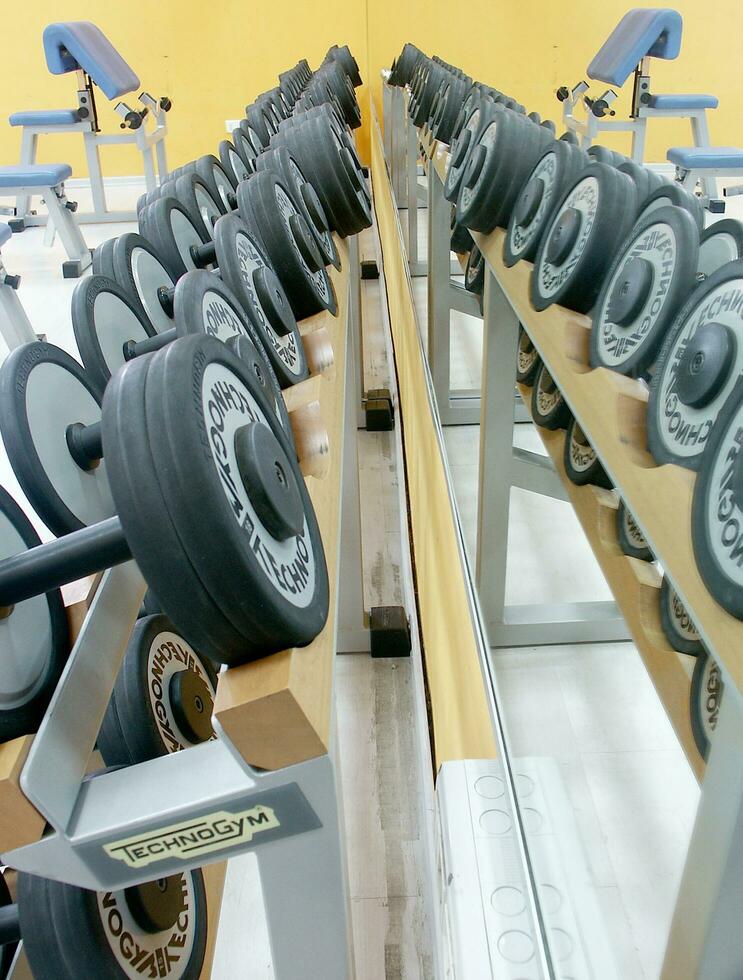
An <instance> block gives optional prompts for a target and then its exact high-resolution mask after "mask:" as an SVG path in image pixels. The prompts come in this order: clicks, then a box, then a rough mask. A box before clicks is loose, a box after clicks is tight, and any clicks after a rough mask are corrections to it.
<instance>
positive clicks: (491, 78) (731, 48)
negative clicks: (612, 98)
mask: <svg viewBox="0 0 743 980" xmlns="http://www.w3.org/2000/svg"><path fill="white" fill-rule="evenodd" d="M632 6H634V4H631V3H628V2H626V0H606V2H604V3H599V4H597V3H592V2H590V0H573V2H571V3H570V4H568V5H565V4H558V3H550V2H548V0H515V2H498V3H493V2H492V0H470V2H469V3H468V4H466V6H463V7H456V6H454V7H453V6H452V5H451V4H450V3H446V2H444V0H372V2H370V3H369V64H370V66H371V68H372V69H373V71H372V73H371V74H370V79H371V81H372V85H373V89H372V91H373V96H374V98H375V101H376V102H377V112H378V113H379V114H380V117H381V102H380V100H381V87H380V81H379V71H378V69H379V68H381V67H383V66H389V65H390V64H391V63H392V59H393V58H394V57H395V56H396V55H397V54H398V53H399V51H400V47H401V44H402V41H404V40H410V41H413V42H414V43H415V44H416V45H418V47H419V48H421V49H422V50H424V51H425V52H426V53H428V54H430V55H433V54H436V55H438V56H439V57H441V58H443V59H444V60H445V61H448V62H449V63H451V64H455V65H458V66H460V67H461V68H462V70H463V71H465V72H466V73H467V74H469V75H471V76H472V77H473V78H478V79H481V80H482V81H484V82H487V83H488V84H491V85H494V86H495V87H496V88H499V89H500V90H501V91H504V92H518V97H519V100H520V101H521V102H522V103H524V105H528V107H529V109H534V110H536V111H537V112H539V113H540V114H541V116H542V118H551V119H554V120H555V122H556V123H557V125H558V131H559V130H560V128H561V127H560V123H559V120H560V114H561V107H560V105H559V104H558V103H557V101H556V99H555V90H556V89H557V88H558V87H559V86H560V85H575V84H576V83H577V82H579V81H580V80H581V79H582V78H586V80H588V79H587V76H586V74H585V72H586V68H587V66H588V64H589V62H590V61H591V59H592V58H593V56H594V54H595V53H596V52H597V51H598V49H599V48H600V46H601V45H602V44H603V42H604V41H605V40H606V38H607V37H608V35H609V33H610V32H611V31H612V30H613V29H614V27H615V26H616V24H617V23H618V22H619V20H620V19H621V17H622V16H623V15H624V14H625V13H626V12H627V10H629V9H630V7H632ZM648 6H655V5H654V4H648ZM674 6H675V9H677V10H678V11H679V13H680V14H681V15H682V17H683V20H684V33H683V38H682V42H681V52H680V54H679V57H678V58H677V59H676V60H675V61H661V60H659V59H656V60H655V61H654V62H653V90H654V91H656V92H658V93H661V92H674V93H675V92H710V93H712V94H714V95H716V96H718V98H719V100H720V104H719V108H717V109H715V111H714V112H711V113H709V125H710V137H711V142H712V144H713V145H718V146H722V145H726V146H739V145H740V141H741V138H742V137H743V133H742V132H741V130H742V129H743V126H742V125H741V122H740V110H739V106H740V90H741V82H743V71H742V70H741V63H740V55H739V51H738V48H739V45H740V40H739V36H738V35H739V32H738V31H737V30H736V29H735V25H736V24H738V23H739V20H740V10H739V8H738V7H737V6H736V5H735V4H734V3H733V0H716V2H715V4H714V17H711V16H710V10H709V8H708V7H707V6H705V5H703V4H698V3H692V2H690V0H680V2H679V3H677V4H675V5H674ZM726 25H727V27H726ZM598 84H599V85H600V84H601V83H598ZM631 95H632V85H631V82H630V83H628V84H626V85H625V86H624V88H623V90H622V93H621V95H620V99H619V100H618V101H617V102H616V103H615V105H614V107H615V108H616V109H617V117H618V118H626V117H627V115H628V113H629V106H630V100H631ZM601 142H602V143H603V144H605V145H606V146H608V147H610V148H612V149H617V150H622V151H624V152H628V151H629V146H630V135H629V134H627V133H618V134H609V133H602V135H601ZM691 144H692V140H691V135H690V127H689V123H688V121H686V120H678V119H668V120H664V119H654V120H653V121H652V124H651V125H650V126H649V127H648V142H647V150H646V153H645V159H646V160H647V161H648V162H649V163H659V162H662V161H665V159H666V150H667V149H668V147H669V146H689V145H691Z"/></svg>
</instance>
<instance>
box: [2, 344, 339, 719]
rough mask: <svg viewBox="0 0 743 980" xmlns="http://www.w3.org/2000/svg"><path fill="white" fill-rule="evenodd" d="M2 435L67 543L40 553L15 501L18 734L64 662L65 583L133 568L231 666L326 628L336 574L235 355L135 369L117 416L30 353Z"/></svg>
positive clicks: (210, 652) (9, 517) (5, 600)
mask: <svg viewBox="0 0 743 980" xmlns="http://www.w3.org/2000/svg"><path fill="white" fill-rule="evenodd" d="M0 426H1V428H2V436H3V440H4V442H5V446H6V449H7V451H8V456H9V459H10V462H11V465H12V466H13V468H14V471H15V473H16V476H17V477H18V480H19V483H20V484H21V487H22V489H23V491H24V493H25V494H26V496H27V498H28V500H29V502H30V503H31V505H32V506H33V507H34V509H35V510H36V511H37V513H38V514H39V516H40V517H41V519H42V520H43V521H44V523H45V524H47V526H48V527H49V528H50V529H51V530H52V531H53V532H54V533H56V534H59V535H63V536H62V537H59V538H58V539H57V540H56V541H52V542H50V543H48V544H44V545H39V544H37V541H38V538H35V535H34V534H33V531H32V530H30V525H29V524H28V521H27V520H26V519H25V518H24V517H23V515H22V514H20V512H19V509H18V508H17V507H16V506H15V505H14V504H13V502H12V501H11V500H10V498H9V497H8V496H7V495H3V497H2V499H0V512H1V515H0V528H1V531H0V542H2V558H3V560H2V561H0V607H2V609H3V613H4V616H3V618H2V620H0V631H2V632H3V637H2V639H3V646H4V648H5V649H13V650H15V651H17V656H16V657H15V658H14V659H13V661H12V663H11V662H10V659H8V660H4V672H3V673H2V674H1V675H0V684H2V685H3V686H4V687H5V690H4V691H3V697H2V700H3V704H4V706H7V710H6V708H5V707H4V708H3V710H2V711H0V724H5V723H6V722H7V726H6V731H5V735H6V737H8V738H10V737H12V736H13V735H17V734H23V733H25V732H27V731H32V730H33V727H34V724H36V723H38V718H39V711H42V712H43V709H44V704H45V701H46V700H48V696H49V695H50V693H51V691H53V689H54V685H55V683H56V679H57V678H58V677H59V673H60V671H61V668H62V667H63V665H64V660H65V657H66V655H67V652H68V649H67V646H66V643H68V642H69V641H68V640H66V633H65V635H63V631H62V630H61V628H60V627H59V623H58V620H59V611H60V609H61V597H60V596H59V593H58V591H57V590H58V589H59V587H60V586H61V585H63V584H64V583H67V582H71V581H76V580H77V579H79V578H82V577H84V576H85V575H88V574H91V573H93V572H95V571H98V570H102V569H105V568H109V567H111V566H113V565H116V564H120V563H121V562H125V561H127V560H129V559H130V558H132V557H134V558H135V560H136V562H137V564H138V566H139V568H140V570H141V572H142V574H143V576H144V578H145V579H146V581H147V582H148V584H149V585H150V586H151V588H152V589H153V591H154V593H155V595H156V596H157V598H158V600H159V602H160V604H161V606H162V609H163V610H164V612H165V613H166V614H167V616H168V617H169V618H170V619H171V620H172V621H173V623H175V624H176V625H177V627H178V629H179V631H181V632H182V635H183V636H184V637H185V638H186V639H187V640H188V642H189V643H191V644H192V645H193V647H194V649H196V650H199V652H200V653H201V654H202V655H203V656H205V657H208V658H210V659H211V660H212V661H213V662H214V663H215V664H231V665H232V664H237V663H242V662H245V661H247V660H251V659H255V658H256V657H261V656H265V655H266V654H268V653H272V652H275V651H277V650H280V649H284V648H287V647H292V646H300V645H303V644H306V643H308V642H310V640H312V639H313V638H314V636H316V635H317V633H318V632H319V631H320V630H321V629H322V627H323V625H324V623H325V620H326V618H327V613H328V578H327V568H326V564H325V556H324V552H323V547H322V541H321V538H320V532H319V528H318V526H317V521H316V518H315V514H314V510H313V508H312V504H311V501H310V498H309V496H308V494H307V489H306V486H305V483H304V479H303V477H302V475H301V473H300V471H299V465H298V462H297V460H296V456H295V453H294V451H293V447H292V445H291V443H290V442H289V440H288V439H287V437H286V435H285V434H284V432H283V429H282V428H281V425H280V424H279V422H278V420H277V418H276V415H275V414H274V412H273V410H272V408H271V406H270V405H269V404H268V402H267V401H266V399H265V396H264V395H263V392H262V389H261V387H260V384H259V382H258V380H257V378H256V377H255V374H254V373H253V372H252V371H251V370H250V369H249V368H248V366H247V365H246V364H245V363H244V362H242V361H240V360H239V359H238V358H237V357H236V356H235V355H234V354H233V353H232V352H231V351H230V350H229V349H228V348H227V347H226V346H225V345H224V344H222V343H220V342H218V341H217V340H215V339H213V338H211V337H206V336H197V335H194V336H188V337H183V338H180V339H178V340H176V341H173V342H172V343H171V344H169V345H168V346H167V347H165V348H163V350H161V351H158V352H156V353H154V354H150V355H147V356H143V357H139V358H136V359H135V360H133V361H131V362H130V363H129V364H127V365H126V366H125V367H124V368H123V369H121V370H120V371H119V372H118V373H117V374H116V375H115V376H114V377H113V378H112V379H111V381H110V382H109V384H108V386H107V388H106V392H105V396H104V399H103V405H102V406H101V402H100V397H99V395H98V392H97V390H96V389H95V387H94V386H93V385H92V384H91V383H90V381H89V380H88V379H87V377H86V375H85V372H84V371H82V369H81V368H80V366H79V364H77V362H76V361H74V360H73V359H72V358H71V357H69V355H66V354H65V353H64V352H63V351H60V350H58V349H57V348H54V347H52V346H51V345H48V344H29V345H26V346H25V347H23V348H18V349H17V350H16V351H14V352H13V354H12V355H11V356H10V357H9V358H8V359H7V360H6V362H5V364H4V365H3V367H2V370H0ZM40 624H43V626H44V628H43V629H40ZM65 641H66V643H65Z"/></svg>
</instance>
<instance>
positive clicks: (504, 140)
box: [457, 109, 522, 231]
mask: <svg viewBox="0 0 743 980" xmlns="http://www.w3.org/2000/svg"><path fill="white" fill-rule="evenodd" d="M521 135H522V134H521V119H520V118H519V116H518V114H517V113H514V112H510V111H508V110H506V109H502V110H500V111H497V112H495V113H494V115H493V118H492V119H491V120H490V122H489V123H488V124H487V126H485V128H484V129H483V130H482V131H481V132H480V135H479V137H478V139H477V143H476V145H475V146H474V147H473V150H472V152H471V154H470V157H469V161H468V163H467V169H466V170H465V173H464V176H463V178H462V182H461V184H460V187H459V196H458V198H457V217H458V220H459V221H461V222H462V224H463V225H465V226H466V227H467V228H472V229H474V230H476V231H486V230H487V231H492V230H493V228H494V227H495V217H496V215H497V211H498V208H499V205H500V195H501V194H502V193H503V191H504V189H505V187H506V185H507V183H508V179H509V177H510V175H511V162H512V160H513V156H514V153H515V151H516V148H517V146H518V144H519V142H520V140H521Z"/></svg>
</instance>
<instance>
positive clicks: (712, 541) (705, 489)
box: [691, 280, 743, 619]
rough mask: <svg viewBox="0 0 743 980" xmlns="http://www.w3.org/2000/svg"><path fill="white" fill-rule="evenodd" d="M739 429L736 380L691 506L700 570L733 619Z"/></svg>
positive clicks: (738, 606)
mask: <svg viewBox="0 0 743 980" xmlns="http://www.w3.org/2000/svg"><path fill="white" fill-rule="evenodd" d="M708 281H709V280H708ZM742 432H743V383H742V382H740V381H739V382H738V383H737V385H736V386H735V388H734V389H733V391H732V392H731V394H730V396H729V397H728V399H727V400H726V401H725V403H724V405H723V406H722V408H721V409H720V412H719V414H718V416H717V419H716V421H715V422H714V425H713V426H712V431H711V433H710V435H709V438H708V439H707V440H706V442H707V445H706V448H705V450H704V454H703V457H702V460H701V465H700V466H699V473H698V474H697V479H696V483H695V484H694V496H693V498H692V508H691V537H692V543H693V545H694V557H695V559H696V563H697V568H698V569H699V574H700V575H701V576H702V579H703V581H704V583H705V585H706V586H707V588H708V589H709V591H710V593H711V595H712V597H713V598H714V599H715V600H716V601H717V602H718V603H719V604H720V605H721V606H722V607H723V609H726V610H727V611H728V612H729V613H731V614H732V615H733V616H736V617H737V618H738V619H743V561H741V555H743V509H742V508H741V503H743V478H742V474H743V456H742V455H741V444H742V443H743V437H742V436H741V433H742Z"/></svg>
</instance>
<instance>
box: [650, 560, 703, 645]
mask: <svg viewBox="0 0 743 980" xmlns="http://www.w3.org/2000/svg"><path fill="white" fill-rule="evenodd" d="M658 601H659V603H660V624H661V627H662V628H663V635H664V636H665V638H666V640H668V645H669V646H670V647H671V649H672V650H677V651H678V652H679V653H686V654H689V656H692V657H696V656H698V655H699V654H700V653H703V652H704V647H703V646H702V640H701V638H700V636H699V632H698V630H697V628H696V626H695V625H694V623H693V621H692V618H691V616H690V615H689V613H688V612H687V611H686V606H685V605H684V604H683V602H682V601H681V599H680V597H679V595H678V593H677V592H676V590H675V589H674V587H673V586H672V585H671V583H670V582H669V581H668V576H667V575H664V576H663V581H662V582H661V585H660V596H659V600H658Z"/></svg>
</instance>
